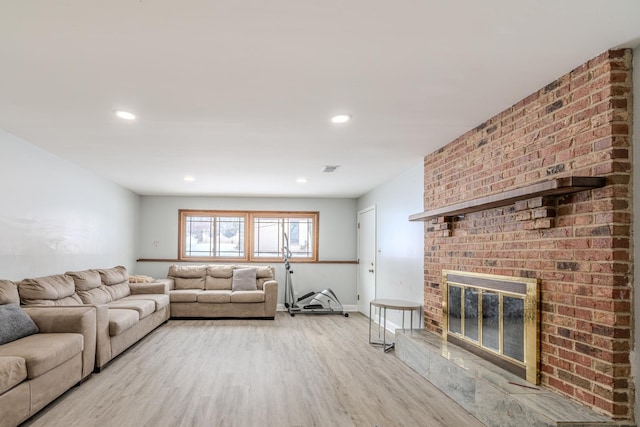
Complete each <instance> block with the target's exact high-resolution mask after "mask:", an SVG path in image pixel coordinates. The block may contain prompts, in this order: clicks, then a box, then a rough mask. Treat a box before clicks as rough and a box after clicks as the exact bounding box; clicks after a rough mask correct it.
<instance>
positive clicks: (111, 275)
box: [96, 265, 131, 301]
mask: <svg viewBox="0 0 640 427" xmlns="http://www.w3.org/2000/svg"><path fill="white" fill-rule="evenodd" d="M96 271H97V272H98V274H100V280H102V284H104V285H105V286H106V289H107V291H108V292H109V294H110V295H111V299H112V300H113V301H115V300H119V299H120V298H124V297H126V296H128V295H130V294H131V289H129V273H127V269H126V268H125V267H123V266H121V265H119V266H117V267H113V268H106V269H97V270H96Z"/></svg>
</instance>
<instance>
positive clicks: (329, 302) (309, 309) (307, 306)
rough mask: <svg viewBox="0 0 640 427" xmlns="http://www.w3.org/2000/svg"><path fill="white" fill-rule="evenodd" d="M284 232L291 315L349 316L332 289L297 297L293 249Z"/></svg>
mask: <svg viewBox="0 0 640 427" xmlns="http://www.w3.org/2000/svg"><path fill="white" fill-rule="evenodd" d="M283 234H284V268H285V270H286V271H285V278H284V306H285V308H286V309H287V311H289V314H290V315H291V317H294V316H295V315H296V314H299V313H301V314H341V315H343V316H344V317H349V313H347V312H345V311H344V307H343V306H342V303H340V300H339V299H338V297H337V296H336V294H335V293H334V292H333V291H332V290H331V289H328V288H327V289H323V290H322V291H320V292H309V293H307V294H305V295H303V296H301V297H300V298H298V299H296V297H295V291H294V288H293V278H292V277H291V276H292V275H293V270H292V269H291V263H290V262H289V259H290V258H291V255H292V253H291V250H289V237H288V236H287V233H283Z"/></svg>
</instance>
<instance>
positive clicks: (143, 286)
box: [129, 279, 173, 295]
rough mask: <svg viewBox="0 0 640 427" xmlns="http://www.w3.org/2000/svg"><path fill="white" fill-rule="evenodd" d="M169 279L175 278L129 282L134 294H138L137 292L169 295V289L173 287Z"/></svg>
mask: <svg viewBox="0 0 640 427" xmlns="http://www.w3.org/2000/svg"><path fill="white" fill-rule="evenodd" d="M169 280H170V281H171V282H173V279H160V280H157V281H155V282H151V283H129V289H131V294H132V295H137V294H165V295H169V289H170V288H171V286H170V283H169Z"/></svg>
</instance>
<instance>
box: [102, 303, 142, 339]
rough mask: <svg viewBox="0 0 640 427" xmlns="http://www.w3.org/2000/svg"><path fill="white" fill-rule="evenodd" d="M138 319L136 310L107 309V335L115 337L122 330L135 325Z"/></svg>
mask: <svg viewBox="0 0 640 427" xmlns="http://www.w3.org/2000/svg"><path fill="white" fill-rule="evenodd" d="M139 321H140V317H139V316H138V312H137V311H136V310H128V309H120V308H110V309H109V336H111V337H115V336H116V335H120V334H121V333H123V332H124V331H126V330H127V329H129V328H132V327H133V326H135V325H137V324H138V322H139Z"/></svg>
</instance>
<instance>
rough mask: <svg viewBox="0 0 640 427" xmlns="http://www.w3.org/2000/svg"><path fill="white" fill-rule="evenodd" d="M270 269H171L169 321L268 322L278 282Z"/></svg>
mask: <svg viewBox="0 0 640 427" xmlns="http://www.w3.org/2000/svg"><path fill="white" fill-rule="evenodd" d="M274 277H275V276H274V269H273V267H270V266H261V267H250V266H243V265H216V264H211V265H193V266H191V265H175V264H174V265H172V266H170V267H169V273H168V279H164V280H165V281H166V283H167V284H168V286H169V296H170V299H171V317H239V318H253V317H255V318H268V319H273V318H274V317H275V314H276V303H277V299H278V282H276V281H275V280H274Z"/></svg>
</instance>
